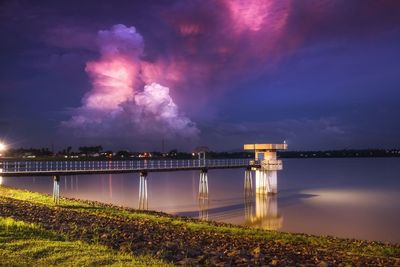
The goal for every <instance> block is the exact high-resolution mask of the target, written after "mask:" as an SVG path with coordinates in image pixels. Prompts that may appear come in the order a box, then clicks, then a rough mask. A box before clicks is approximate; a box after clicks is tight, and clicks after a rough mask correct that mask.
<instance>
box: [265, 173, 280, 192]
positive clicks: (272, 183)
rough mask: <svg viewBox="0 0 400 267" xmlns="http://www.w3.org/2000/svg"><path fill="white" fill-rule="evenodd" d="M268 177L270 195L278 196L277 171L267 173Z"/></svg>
mask: <svg viewBox="0 0 400 267" xmlns="http://www.w3.org/2000/svg"><path fill="white" fill-rule="evenodd" d="M267 176H268V187H267V190H268V191H267V193H268V194H277V193H278V175H277V171H267Z"/></svg>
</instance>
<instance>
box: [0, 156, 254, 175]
mask: <svg viewBox="0 0 400 267" xmlns="http://www.w3.org/2000/svg"><path fill="white" fill-rule="evenodd" d="M249 164H250V159H206V160H198V159H189V160H121V161H114V160H113V161H2V162H0V175H2V174H3V175H7V174H24V173H26V174H30V175H32V174H35V173H40V174H44V173H85V172H88V173H93V172H118V171H121V172H122V171H126V172H135V171H166V170H185V169H201V168H210V169H212V168H238V167H246V166H249Z"/></svg>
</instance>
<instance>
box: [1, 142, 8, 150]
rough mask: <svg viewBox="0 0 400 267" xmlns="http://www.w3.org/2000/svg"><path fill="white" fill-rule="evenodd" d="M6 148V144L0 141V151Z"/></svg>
mask: <svg viewBox="0 0 400 267" xmlns="http://www.w3.org/2000/svg"><path fill="white" fill-rule="evenodd" d="M6 149H7V146H6V144H4V143H3V142H0V152H3V151H5V150H6Z"/></svg>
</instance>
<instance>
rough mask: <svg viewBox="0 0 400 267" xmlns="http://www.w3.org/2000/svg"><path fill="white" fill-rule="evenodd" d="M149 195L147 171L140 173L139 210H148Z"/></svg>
mask: <svg viewBox="0 0 400 267" xmlns="http://www.w3.org/2000/svg"><path fill="white" fill-rule="evenodd" d="M148 208H149V205H148V196H147V172H140V175H139V210H147V209H148Z"/></svg>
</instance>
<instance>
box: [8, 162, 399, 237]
mask: <svg viewBox="0 0 400 267" xmlns="http://www.w3.org/2000/svg"><path fill="white" fill-rule="evenodd" d="M208 182H209V195H208V199H202V200H200V201H199V199H198V190H199V188H198V183H199V172H198V171H181V172H164V173H149V176H148V185H147V187H148V199H147V205H148V209H151V210H158V211H164V212H167V213H171V214H177V215H184V216H190V217H197V218H198V217H200V218H202V219H208V220H216V221H222V222H229V223H234V224H241V225H248V226H252V227H258V228H264V229H274V230H279V231H288V232H301V233H309V234H322V235H334V236H339V237H349V238H357V239H368V240H381V241H389V242H394V243H400V159H398V158H397V159H396V158H388V159H379V158H376V159H286V160H284V170H283V171H280V172H278V190H279V193H278V196H277V197H258V196H256V195H255V194H252V192H251V191H249V190H247V191H245V190H244V186H243V184H244V170H243V169H229V170H210V171H209V172H208ZM2 183H3V184H4V185H8V186H13V187H18V188H26V189H29V190H32V191H37V192H42V193H51V192H52V186H53V184H52V180H51V178H45V177H18V178H10V177H7V178H5V177H3V178H2ZM253 184H254V177H253ZM60 190H61V195H62V196H67V197H75V198H81V199H90V200H97V201H101V202H107V203H113V204H117V205H123V206H127V207H133V208H138V207H139V177H138V174H136V173H135V174H117V175H115V174H114V175H88V176H68V177H62V178H61V184H60Z"/></svg>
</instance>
